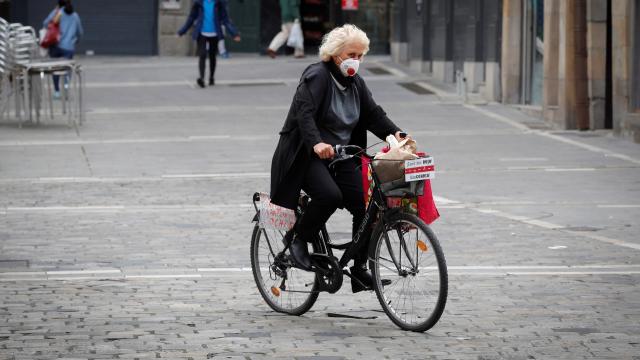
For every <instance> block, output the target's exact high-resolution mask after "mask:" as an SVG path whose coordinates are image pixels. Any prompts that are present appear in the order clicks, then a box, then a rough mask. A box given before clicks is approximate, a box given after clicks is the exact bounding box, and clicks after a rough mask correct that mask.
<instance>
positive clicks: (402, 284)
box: [369, 213, 448, 332]
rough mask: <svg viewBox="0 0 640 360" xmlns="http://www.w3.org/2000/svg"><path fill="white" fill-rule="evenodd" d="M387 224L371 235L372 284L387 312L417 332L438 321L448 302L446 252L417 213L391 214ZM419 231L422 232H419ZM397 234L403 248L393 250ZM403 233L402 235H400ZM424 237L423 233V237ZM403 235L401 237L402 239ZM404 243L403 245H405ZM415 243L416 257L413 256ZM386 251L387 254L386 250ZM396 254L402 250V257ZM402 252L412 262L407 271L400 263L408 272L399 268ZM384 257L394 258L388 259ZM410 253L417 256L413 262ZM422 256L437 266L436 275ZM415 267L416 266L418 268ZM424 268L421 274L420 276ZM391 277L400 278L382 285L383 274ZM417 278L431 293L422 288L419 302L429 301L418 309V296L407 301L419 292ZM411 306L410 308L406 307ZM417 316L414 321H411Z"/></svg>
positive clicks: (370, 261)
mask: <svg viewBox="0 0 640 360" xmlns="http://www.w3.org/2000/svg"><path fill="white" fill-rule="evenodd" d="M385 223H386V226H385V229H381V230H380V229H379V230H378V231H377V232H376V234H374V236H373V237H372V239H375V241H374V242H372V244H371V248H370V252H369V254H370V258H369V265H370V268H371V271H372V274H373V287H374V290H375V292H376V296H377V297H378V301H379V302H380V305H381V306H382V309H383V310H384V312H385V313H386V314H387V316H388V317H389V319H391V321H392V322H393V323H394V324H396V325H397V326H398V327H400V328H401V329H403V330H409V331H415V332H424V331H427V330H429V329H430V328H432V327H433V326H434V325H435V324H436V323H437V322H438V320H439V319H440V317H441V316H442V313H443V312H444V308H445V305H446V301H447V293H448V274H447V265H446V261H445V258H444V253H443V252H442V248H441V246H440V243H439V242H438V239H437V238H436V235H435V234H434V233H433V231H432V230H431V228H430V227H429V226H428V225H427V224H426V223H425V222H424V221H422V220H421V219H420V218H418V217H417V216H415V215H411V214H406V213H397V214H394V215H391V216H390V217H389V219H387V221H386V222H385ZM405 229H406V230H407V232H406V233H404V232H403V231H404V230H405ZM413 230H415V234H416V235H415V241H414V240H411V237H413V235H411V234H410V232H413ZM389 231H391V232H392V233H391V236H389ZM420 232H421V233H422V234H423V235H420ZM385 233H387V235H388V237H385V236H384V234H385ZM394 233H395V236H396V237H397V243H398V247H399V248H400V247H401V248H402V249H397V251H394V250H393V247H394V245H395V244H391V243H392V242H393V239H392V237H393V235H394ZM400 233H402V236H400ZM405 234H410V235H409V239H408V240H407V239H405ZM422 236H424V238H423V237H422ZM400 237H402V239H403V240H400ZM425 240H426V242H425ZM420 241H422V243H420ZM403 243H404V246H403V245H402V244H403ZM414 243H415V257H413V249H414V247H413V246H414ZM385 248H386V250H385ZM389 248H392V250H389ZM429 250H431V251H429ZM385 251H386V252H387V253H388V254H387V253H384V252H385ZM396 253H400V256H399V257H397V258H394V255H396ZM423 253H424V254H423ZM427 253H428V254H427ZM403 255H404V257H405V261H406V262H405V264H407V263H408V264H411V266H409V267H408V268H409V269H413V270H410V271H408V270H407V269H403V268H402V266H401V269H402V270H403V271H408V274H405V273H404V272H403V271H399V270H398V269H397V268H396V267H395V264H397V263H399V264H402V259H403ZM423 255H424V257H423ZM385 256H387V257H390V258H391V259H388V258H385ZM410 256H411V257H412V258H414V259H413V262H412V259H411V258H410ZM394 259H395V261H394ZM422 259H424V260H427V259H428V260H432V261H433V265H435V267H436V269H437V274H435V273H433V272H431V271H430V270H431V269H430V268H431V267H433V266H432V264H424V265H425V266H422V264H423V260H422ZM414 263H415V265H414ZM390 264H393V267H391V265H390ZM387 265H389V266H387ZM427 265H429V266H427ZM415 269H417V271H416V270H415ZM421 271H422V275H420V272H421ZM394 272H395V275H394ZM391 276H397V277H398V278H399V280H396V281H392V283H391V284H387V285H386V286H383V285H382V279H383V277H391ZM414 279H418V280H424V281H420V283H419V284H418V280H416V284H417V285H421V284H422V283H423V282H424V283H425V286H429V292H427V291H423V292H422V293H420V299H418V301H422V300H426V301H424V302H421V303H419V304H418V307H417V308H414V306H415V299H413V298H411V299H410V301H409V304H407V299H408V297H409V296H413V295H414V294H416V293H418V292H420V290H418V288H417V287H416V286H415V284H413V281H414ZM435 280H437V281H438V282H439V284H437V285H436V286H430V283H429V281H435ZM432 294H433V295H432ZM395 296H397V298H395ZM431 303H433V306H431ZM408 305H409V306H410V309H409V308H407V306H408ZM425 305H426V306H425ZM410 311H411V312H415V314H409V312H410ZM414 318H415V321H412V319H414Z"/></svg>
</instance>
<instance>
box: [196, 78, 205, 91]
mask: <svg viewBox="0 0 640 360" xmlns="http://www.w3.org/2000/svg"><path fill="white" fill-rule="evenodd" d="M196 83H197V84H198V86H200V87H201V88H203V89H204V80H202V79H198V80H196Z"/></svg>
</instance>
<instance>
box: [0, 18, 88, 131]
mask: <svg viewBox="0 0 640 360" xmlns="http://www.w3.org/2000/svg"><path fill="white" fill-rule="evenodd" d="M0 20H1V21H0V32H1V33H2V34H1V35H0V61H2V52H3V50H2V49H3V48H4V49H6V51H5V53H6V61H5V63H4V64H5V73H6V74H8V77H7V78H6V79H5V78H4V75H5V74H2V76H3V78H2V85H3V86H2V87H0V89H2V90H0V91H2V93H0V99H1V100H5V97H4V96H5V94H4V93H5V91H4V90H5V87H7V86H6V85H5V82H10V83H11V85H10V86H9V87H8V88H9V89H10V90H7V91H6V93H7V96H8V97H11V96H12V97H13V98H14V99H15V113H16V117H17V118H18V120H19V121H20V126H22V124H23V123H24V121H26V120H27V119H28V120H29V121H31V122H33V120H34V119H33V117H34V113H35V117H36V123H39V122H40V117H41V115H45V116H46V112H48V113H49V114H48V115H49V118H50V119H53V118H54V114H55V113H56V111H54V99H53V93H52V91H51V77H52V75H62V76H65V75H71V80H70V83H69V84H68V86H66V84H65V85H64V86H61V93H62V97H61V113H62V115H63V116H64V117H67V122H68V125H69V126H74V125H75V124H76V123H78V124H82V122H83V121H84V104H83V102H82V100H83V99H82V90H83V83H82V69H81V67H80V65H78V64H76V63H75V62H74V61H73V60H66V59H63V60H57V59H37V58H36V56H37V51H38V46H39V45H38V38H37V37H36V32H35V30H34V29H33V28H32V27H30V26H23V25H21V24H7V22H6V21H4V19H0ZM1 66H2V64H0V67H1ZM5 80H6V81H5ZM45 86H46V91H45ZM6 103H7V105H8V104H9V103H10V100H7V101H6ZM0 105H4V102H2V103H0ZM5 109H6V106H5V107H3V108H2V110H3V113H4V111H5Z"/></svg>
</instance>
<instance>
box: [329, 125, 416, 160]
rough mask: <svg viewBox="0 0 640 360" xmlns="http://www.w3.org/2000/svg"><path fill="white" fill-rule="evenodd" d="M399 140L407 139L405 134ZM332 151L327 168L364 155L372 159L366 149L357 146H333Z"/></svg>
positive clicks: (402, 133)
mask: <svg viewBox="0 0 640 360" xmlns="http://www.w3.org/2000/svg"><path fill="white" fill-rule="evenodd" d="M399 135H400V137H401V138H405V137H407V133H405V132H401V133H400V134H399ZM333 151H334V153H335V157H334V160H333V161H332V162H331V163H329V167H330V168H331V167H333V166H334V165H335V164H336V163H337V162H340V161H344V160H349V159H351V158H353V157H354V156H358V155H364V156H365V157H368V158H369V159H373V155H369V154H367V149H363V148H361V147H360V146H358V145H335V146H333Z"/></svg>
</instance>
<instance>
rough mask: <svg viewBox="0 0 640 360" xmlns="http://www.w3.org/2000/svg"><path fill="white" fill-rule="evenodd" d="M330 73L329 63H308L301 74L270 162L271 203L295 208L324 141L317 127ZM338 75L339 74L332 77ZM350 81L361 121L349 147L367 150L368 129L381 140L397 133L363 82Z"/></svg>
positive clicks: (324, 108)
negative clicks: (311, 161) (312, 159)
mask: <svg viewBox="0 0 640 360" xmlns="http://www.w3.org/2000/svg"><path fill="white" fill-rule="evenodd" d="M331 71H333V72H334V74H335V73H336V72H337V71H338V70H337V67H335V65H334V64H333V62H331V61H330V62H319V63H315V64H311V65H309V66H308V67H307V68H306V69H305V70H304V72H303V73H302V77H301V78H300V83H299V84H298V88H297V90H296V93H295V95H294V96H293V101H292V103H291V107H290V108H289V114H288V115H287V119H286V120H285V123H284V126H283V127H282V130H281V131H280V141H279V142H278V146H277V147H276V151H275V153H274V154H273V160H272V162H271V201H272V202H273V203H274V204H277V205H280V206H283V207H286V208H289V209H295V207H296V204H297V202H298V196H299V195H300V190H301V188H302V181H303V177H304V174H305V171H306V164H307V163H308V159H309V157H310V156H317V155H315V153H314V152H313V146H314V145H316V144H318V143H320V142H324V141H323V140H322V138H321V136H320V131H318V124H320V123H321V122H322V121H323V119H324V118H325V115H326V114H327V111H328V109H329V105H330V104H329V100H330V99H331V91H333V86H332V84H331V81H333V80H332V79H331V75H330V74H331ZM340 76H342V74H340V73H337V74H336V75H334V77H336V78H339V77H340ZM350 80H351V81H352V83H351V84H350V86H356V87H357V90H358V94H360V119H358V124H357V125H356V127H355V129H354V130H353V132H352V133H351V141H350V144H354V145H358V146H360V147H362V148H366V147H367V130H369V131H371V132H372V133H374V134H375V135H376V136H377V137H379V138H380V139H385V138H386V137H387V136H388V135H390V134H395V133H396V132H397V131H400V129H399V128H398V127H397V126H396V125H395V124H394V123H393V122H392V121H391V120H390V119H389V118H388V117H387V114H386V113H385V112H384V110H382V108H381V107H380V106H379V105H378V104H376V102H375V101H374V100H373V97H372V96H371V92H370V91H369V89H368V88H367V85H366V84H365V82H364V80H363V79H362V78H361V77H360V76H359V75H356V76H354V77H353V78H352V79H350ZM363 201H364V200H363Z"/></svg>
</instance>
